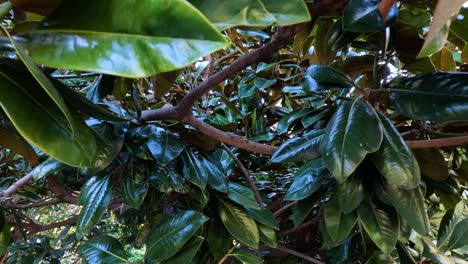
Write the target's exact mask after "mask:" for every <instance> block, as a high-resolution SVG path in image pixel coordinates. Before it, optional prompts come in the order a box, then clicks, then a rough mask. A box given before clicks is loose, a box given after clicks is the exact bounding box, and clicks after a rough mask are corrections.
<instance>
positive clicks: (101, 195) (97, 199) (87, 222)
mask: <svg viewBox="0 0 468 264" xmlns="http://www.w3.org/2000/svg"><path fill="white" fill-rule="evenodd" d="M90 181H91V182H93V183H92V184H91V185H85V187H84V188H83V190H82V191H81V193H80V197H79V199H78V203H79V205H82V206H83V208H82V209H81V212H80V215H79V217H78V220H77V222H76V236H77V237H78V238H79V239H80V238H82V237H84V236H85V235H87V234H88V233H89V232H90V231H91V230H92V229H93V227H94V225H95V224H96V223H97V222H98V221H99V219H101V216H102V215H103V214H104V212H105V211H106V208H107V205H108V204H109V202H110V199H111V197H112V182H111V178H110V177H109V176H106V177H104V178H102V179H100V180H98V181H95V182H94V178H91V180H90Z"/></svg>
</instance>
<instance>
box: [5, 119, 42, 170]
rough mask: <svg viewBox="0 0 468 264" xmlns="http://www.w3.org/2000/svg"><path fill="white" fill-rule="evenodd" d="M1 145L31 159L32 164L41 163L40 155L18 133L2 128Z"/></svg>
mask: <svg viewBox="0 0 468 264" xmlns="http://www.w3.org/2000/svg"><path fill="white" fill-rule="evenodd" d="M0 146H2V147H4V148H8V149H10V150H11V151H13V152H15V153H17V154H20V155H21V156H23V157H24V158H25V159H27V160H28V161H29V164H30V165H31V166H35V165H36V164H37V163H39V157H38V156H37V154H36V152H35V151H34V149H33V148H32V147H31V146H30V145H29V144H28V143H27V142H26V141H24V140H23V139H22V138H21V137H20V136H19V135H17V133H14V132H12V131H9V130H7V129H4V128H0Z"/></svg>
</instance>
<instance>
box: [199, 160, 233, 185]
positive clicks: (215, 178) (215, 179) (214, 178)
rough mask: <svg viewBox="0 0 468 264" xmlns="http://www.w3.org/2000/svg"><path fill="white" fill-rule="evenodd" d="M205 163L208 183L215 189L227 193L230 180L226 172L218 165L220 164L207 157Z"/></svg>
mask: <svg viewBox="0 0 468 264" xmlns="http://www.w3.org/2000/svg"><path fill="white" fill-rule="evenodd" d="M203 164H204V166H205V168H206V172H207V173H208V183H209V184H210V186H211V187H213V188H214V189H215V190H217V191H220V192H223V193H227V192H228V190H229V187H228V181H227V179H226V175H225V174H224V172H223V171H222V170H221V169H220V168H219V167H218V165H216V164H214V163H212V162H211V161H209V160H207V159H203Z"/></svg>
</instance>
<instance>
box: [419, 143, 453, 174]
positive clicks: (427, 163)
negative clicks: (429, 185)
mask: <svg viewBox="0 0 468 264" xmlns="http://www.w3.org/2000/svg"><path fill="white" fill-rule="evenodd" d="M413 153H414V156H415V157H416V159H417V160H418V163H419V167H420V168H421V175H423V176H425V177H427V178H429V179H431V180H433V181H437V182H442V181H445V180H446V179H447V178H448V177H449V168H448V165H447V161H445V158H444V156H443V155H442V153H440V151H439V150H438V149H436V148H424V149H414V150H413Z"/></svg>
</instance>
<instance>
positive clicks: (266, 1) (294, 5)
mask: <svg viewBox="0 0 468 264" xmlns="http://www.w3.org/2000/svg"><path fill="white" fill-rule="evenodd" d="M190 2H191V3H192V4H193V5H194V6H195V7H196V8H198V9H199V10H200V11H201V12H202V13H203V14H204V15H205V16H206V17H207V18H208V19H209V20H210V21H211V22H212V23H213V24H214V25H215V26H216V27H217V28H218V29H219V30H225V29H228V28H231V27H236V26H248V27H266V26H269V25H271V24H273V23H276V24H278V25H280V26H284V25H291V24H297V23H301V22H306V21H309V20H310V16H309V12H308V11H307V7H306V6H305V4H304V2H303V1H300V0H292V1H281V0H261V1H258V0H239V1H229V0H222V1H219V0H218V1H217V0H190Z"/></svg>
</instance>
